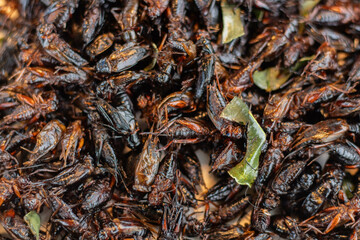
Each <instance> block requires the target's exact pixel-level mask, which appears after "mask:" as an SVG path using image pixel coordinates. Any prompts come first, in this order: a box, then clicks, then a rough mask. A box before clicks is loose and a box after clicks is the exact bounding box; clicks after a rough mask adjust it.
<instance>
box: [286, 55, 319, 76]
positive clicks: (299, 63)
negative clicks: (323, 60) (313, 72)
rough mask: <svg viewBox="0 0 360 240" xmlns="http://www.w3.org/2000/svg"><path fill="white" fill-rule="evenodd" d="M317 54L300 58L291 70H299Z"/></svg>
mask: <svg viewBox="0 0 360 240" xmlns="http://www.w3.org/2000/svg"><path fill="white" fill-rule="evenodd" d="M314 57H315V55H312V56H308V57H303V58H300V59H299V61H297V63H296V64H295V65H294V66H292V67H291V71H294V72H295V71H297V70H299V69H300V68H302V67H304V66H305V65H306V63H307V62H308V61H310V60H312V59H314Z"/></svg>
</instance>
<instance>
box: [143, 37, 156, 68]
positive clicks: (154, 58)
mask: <svg viewBox="0 0 360 240" xmlns="http://www.w3.org/2000/svg"><path fill="white" fill-rule="evenodd" d="M151 46H152V47H153V49H154V51H153V55H154V57H153V58H152V60H151V62H150V63H149V65H147V66H146V67H145V68H144V71H146V72H148V71H150V70H152V69H153V68H154V67H155V65H156V61H157V58H158V55H159V49H158V48H157V46H156V44H155V43H151Z"/></svg>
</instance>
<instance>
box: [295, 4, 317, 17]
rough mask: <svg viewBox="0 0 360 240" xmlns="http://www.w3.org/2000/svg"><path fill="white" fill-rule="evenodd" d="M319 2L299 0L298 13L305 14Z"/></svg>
mask: <svg viewBox="0 0 360 240" xmlns="http://www.w3.org/2000/svg"><path fill="white" fill-rule="evenodd" d="M319 2H320V0H301V1H300V15H301V16H304V17H305V16H307V15H308V14H309V12H310V11H311V10H312V9H313V8H314V7H315V6H316V5H317V4H318V3H319Z"/></svg>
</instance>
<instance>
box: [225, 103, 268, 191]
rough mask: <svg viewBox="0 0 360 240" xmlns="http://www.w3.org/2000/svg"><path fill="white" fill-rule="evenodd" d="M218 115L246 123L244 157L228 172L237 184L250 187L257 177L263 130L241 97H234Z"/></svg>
mask: <svg viewBox="0 0 360 240" xmlns="http://www.w3.org/2000/svg"><path fill="white" fill-rule="evenodd" d="M220 116H221V117H222V118H225V119H228V120H230V121H235V122H237V123H240V124H243V125H247V142H246V154H245V157H244V159H243V160H242V161H241V162H240V163H238V164H237V165H236V166H235V167H233V168H232V169H230V170H229V171H228V173H229V174H230V176H231V177H233V178H234V179H235V180H236V182H237V183H238V184H240V185H248V186H249V187H251V185H252V184H253V182H254V180H255V179H256V177H257V173H258V167H259V157H260V153H261V148H262V146H263V145H264V143H265V141H266V135H265V132H264V131H263V130H262V128H261V127H260V125H259V123H258V122H257V121H256V119H255V118H254V116H253V115H252V113H251V112H250V110H249V108H248V106H247V105H246V103H244V102H243V100H242V99H241V98H238V97H234V98H233V99H232V100H231V102H230V103H229V104H228V105H227V106H226V107H225V109H224V110H223V112H222V113H221V115H220Z"/></svg>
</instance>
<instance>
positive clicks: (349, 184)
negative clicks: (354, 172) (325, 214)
mask: <svg viewBox="0 0 360 240" xmlns="http://www.w3.org/2000/svg"><path fill="white" fill-rule="evenodd" d="M341 189H342V190H343V192H344V193H345V194H346V197H347V198H348V199H351V198H352V197H353V196H354V194H353V192H354V190H355V184H354V183H353V179H352V176H351V174H349V173H346V175H345V178H344V181H343V184H342V186H341Z"/></svg>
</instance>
